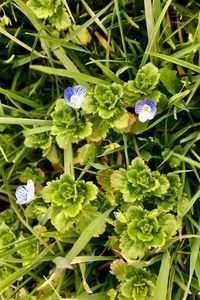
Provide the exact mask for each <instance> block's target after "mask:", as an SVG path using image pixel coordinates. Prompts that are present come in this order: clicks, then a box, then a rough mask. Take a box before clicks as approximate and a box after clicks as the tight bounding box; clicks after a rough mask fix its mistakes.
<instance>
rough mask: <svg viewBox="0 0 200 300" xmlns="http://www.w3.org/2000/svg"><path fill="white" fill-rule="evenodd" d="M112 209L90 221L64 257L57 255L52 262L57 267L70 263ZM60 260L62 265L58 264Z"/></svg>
mask: <svg viewBox="0 0 200 300" xmlns="http://www.w3.org/2000/svg"><path fill="white" fill-rule="evenodd" d="M112 210H113V208H110V209H108V210H107V211H106V212H105V213H103V214H102V215H100V216H98V217H97V218H96V219H95V220H94V221H93V222H92V223H90V224H89V225H88V226H87V227H86V228H85V230H84V231H83V232H82V234H81V235H80V237H79V238H78V240H77V241H76V243H75V244H74V246H73V247H72V248H71V250H70V251H69V252H68V254H67V255H66V256H65V258H61V259H60V257H57V258H55V259H54V263H55V264H57V267H58V268H61V267H62V266H63V268H65V264H64V262H65V263H66V265H68V264H70V263H71V261H72V260H73V259H74V258H75V257H76V256H77V255H78V254H79V253H80V252H81V250H82V249H83V248H84V247H85V246H86V245H87V243H88V242H89V240H90V239H91V238H92V237H93V236H94V235H95V233H96V232H97V230H98V229H99V227H101V226H102V225H103V224H104V222H105V219H106V218H107V217H108V215H109V214H110V212H111V211H112ZM60 262H61V263H62V265H60Z"/></svg>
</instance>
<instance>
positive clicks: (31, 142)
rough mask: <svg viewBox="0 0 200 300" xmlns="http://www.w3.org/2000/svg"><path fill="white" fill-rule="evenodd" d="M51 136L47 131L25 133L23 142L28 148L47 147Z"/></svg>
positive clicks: (49, 144)
mask: <svg viewBox="0 0 200 300" xmlns="http://www.w3.org/2000/svg"><path fill="white" fill-rule="evenodd" d="M51 142H52V137H51V136H50V134H49V133H48V132H42V133H37V134H32V135H27V136H26V137H25V140H24V144H25V146H26V147H28V148H41V149H47V148H49V147H50V146H51Z"/></svg>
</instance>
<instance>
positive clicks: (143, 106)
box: [135, 99, 156, 123]
mask: <svg viewBox="0 0 200 300" xmlns="http://www.w3.org/2000/svg"><path fill="white" fill-rule="evenodd" d="M135 113H136V114H138V119H139V121H140V122H142V123H144V122H146V121H147V120H152V119H153V118H154V117H155V115H156V103H155V102H154V101H153V100H149V99H147V100H139V101H137V102H136V105H135Z"/></svg>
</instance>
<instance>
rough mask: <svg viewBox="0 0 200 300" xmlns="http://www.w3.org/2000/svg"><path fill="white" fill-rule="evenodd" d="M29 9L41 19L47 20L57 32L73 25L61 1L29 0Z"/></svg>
mask: <svg viewBox="0 0 200 300" xmlns="http://www.w3.org/2000/svg"><path fill="white" fill-rule="evenodd" d="M26 4H27V6H28V7H30V9H31V10H32V11H33V12H34V13H35V14H36V16H37V17H38V18H39V19H47V18H48V20H49V22H50V23H51V25H52V26H55V27H56V29H57V30H63V29H66V28H68V27H69V26H70V25H71V20H70V17H69V15H68V13H67V12H66V10H65V7H64V6H63V4H62V1H61V0H28V2H27V3H26Z"/></svg>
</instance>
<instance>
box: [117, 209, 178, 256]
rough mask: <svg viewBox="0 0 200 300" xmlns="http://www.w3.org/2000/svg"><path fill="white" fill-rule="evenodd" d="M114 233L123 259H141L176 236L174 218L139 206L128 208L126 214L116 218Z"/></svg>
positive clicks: (156, 210) (157, 210) (162, 212)
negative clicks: (116, 235)
mask: <svg viewBox="0 0 200 300" xmlns="http://www.w3.org/2000/svg"><path fill="white" fill-rule="evenodd" d="M116 218H117V220H116V223H115V231H116V232H117V233H118V234H119V236H120V238H119V247H120V249H121V253H122V255H123V256H124V257H125V258H128V259H136V258H138V257H139V258H142V257H144V255H145V254H146V253H147V252H148V251H149V250H150V249H151V248H156V249H157V248H160V247H162V246H164V245H165V243H166V241H167V240H168V239H170V238H171V237H172V236H174V235H175V234H176V230H177V222H176V219H175V216H174V215H172V214H170V213H166V212H164V211H160V210H159V209H154V210H151V211H148V210H146V209H144V208H142V207H141V206H130V207H129V208H128V210H127V212H124V213H119V214H118V215H117V216H116Z"/></svg>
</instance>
